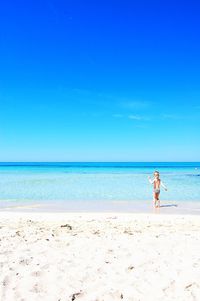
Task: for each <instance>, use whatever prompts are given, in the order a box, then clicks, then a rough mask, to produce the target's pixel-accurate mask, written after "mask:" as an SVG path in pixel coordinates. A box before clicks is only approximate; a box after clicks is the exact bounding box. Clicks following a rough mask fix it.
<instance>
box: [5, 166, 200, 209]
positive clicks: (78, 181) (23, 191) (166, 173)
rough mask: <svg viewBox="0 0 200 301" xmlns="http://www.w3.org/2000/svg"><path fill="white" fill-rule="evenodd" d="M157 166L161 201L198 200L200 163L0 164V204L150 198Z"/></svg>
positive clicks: (138, 200)
mask: <svg viewBox="0 0 200 301" xmlns="http://www.w3.org/2000/svg"><path fill="white" fill-rule="evenodd" d="M154 170H159V172H160V178H161V180H162V181H163V182H164V184H165V185H166V186H167V188H168V191H167V192H165V191H164V190H161V199H162V200H163V201H169V200H173V201H174V200H175V201H177V202H182V203H184V202H195V203H199V204H200V162H193V163H188V162H173V163H170V162H163V163H147V162H146V163H144V162H143V163H0V207H1V208H2V207H3V208H4V207H7V206H10V205H16V204H27V205H28V204H30V203H31V204H34V203H40V204H42V203H43V204H45V203H46V204H47V203H48V204H50V203H51V204H54V205H55V204H56V202H62V203H63V204H64V203H67V202H73V203H76V202H80V201H81V202H84V201H87V202H91V203H92V202H96V203H98V202H104V203H106V202H109V201H112V202H113V201H120V202H121V203H122V204H123V202H124V204H125V202H127V201H128V202H142V201H149V200H152V185H151V184H150V183H149V182H148V176H153V172H154Z"/></svg>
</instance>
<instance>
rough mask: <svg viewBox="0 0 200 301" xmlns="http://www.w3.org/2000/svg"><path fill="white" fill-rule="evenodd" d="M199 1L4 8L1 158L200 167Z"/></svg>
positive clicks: (7, 4) (0, 14) (14, 4)
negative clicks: (197, 164)
mask: <svg viewBox="0 0 200 301" xmlns="http://www.w3.org/2000/svg"><path fill="white" fill-rule="evenodd" d="M199 15H200V4H199V3H198V1H142V0H141V1H114V0H113V1H109V0H108V1H76V0H72V1H67V0H65V1H59V0H57V1H56V0H50V1H49V0H43V1H39V0H34V1H31V0H30V1H20V0H19V1H12V0H11V1H9V0H8V1H3V2H2V4H1V9H0V161H200V55H199V54H200V37H199V32H200V18H199Z"/></svg>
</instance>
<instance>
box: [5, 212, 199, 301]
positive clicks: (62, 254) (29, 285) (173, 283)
mask: <svg viewBox="0 0 200 301" xmlns="http://www.w3.org/2000/svg"><path fill="white" fill-rule="evenodd" d="M0 271H1V273H0V300H1V301H26V300H27V301H35V300H37V301H40V300H42V301H68V300H69V301H74V300H77V301H78V300H86V301H97V300H98V301H111V300H127V301H151V300H153V301H157V300H162V301H164V300H170V301H171V300H180V301H190V300H191V301H193V300H197V301H198V300H200V218H199V216H184V215H156V214H127V213H126V214H125V213H124V214H122V213H116V214H115V213H103V214H102V213H94V214H93V213H80V214H79V213H55V214H53V213H17V212H15V213H14V212H12V213H11V212H9V213H7V212H1V213H0Z"/></svg>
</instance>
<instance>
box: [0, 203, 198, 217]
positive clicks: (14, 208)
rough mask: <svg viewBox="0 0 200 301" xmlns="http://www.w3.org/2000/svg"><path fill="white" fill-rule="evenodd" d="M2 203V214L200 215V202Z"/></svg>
mask: <svg viewBox="0 0 200 301" xmlns="http://www.w3.org/2000/svg"><path fill="white" fill-rule="evenodd" d="M28 202H29V201H27V202H25V201H18V202H16V201H15V202H13V204H12V203H11V202H9V203H8V201H1V207H0V212H38V213H40V212H47V213H48V212H54V213H59V212H65V213H67V212H72V213H76V212H80V213H86V212H94V213H101V212H104V213H106V212H109V213H112V212H117V213H146V214H149V213H159V214H173V215H174V214H175V215H176V214H185V215H191V214H192V215H200V201H199V202H180V201H173V200H171V201H161V206H160V208H154V206H153V201H123V200H121V201H118V200H114V201H105V200H104V201H67V202H64V201H55V202H52V201H51V202H49V201H43V202H41V201H34V202H29V203H28Z"/></svg>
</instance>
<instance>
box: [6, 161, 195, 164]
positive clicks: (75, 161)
mask: <svg viewBox="0 0 200 301" xmlns="http://www.w3.org/2000/svg"><path fill="white" fill-rule="evenodd" d="M1 163H4V164H6V163H22V164H23V163H200V161H0V164H1Z"/></svg>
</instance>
